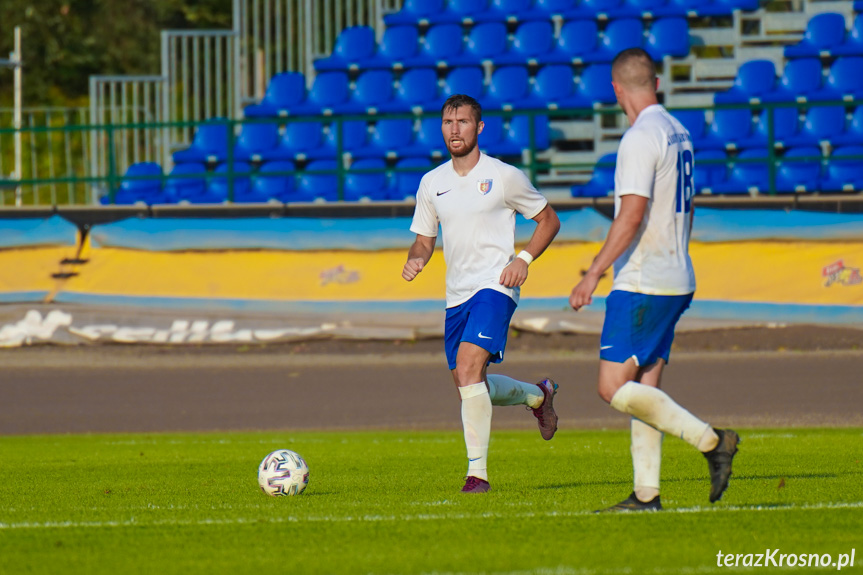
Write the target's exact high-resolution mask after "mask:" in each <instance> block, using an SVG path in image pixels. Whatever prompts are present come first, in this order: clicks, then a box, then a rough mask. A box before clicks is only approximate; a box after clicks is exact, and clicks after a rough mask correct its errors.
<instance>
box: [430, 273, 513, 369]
mask: <svg viewBox="0 0 863 575" xmlns="http://www.w3.org/2000/svg"><path fill="white" fill-rule="evenodd" d="M514 312H515V302H514V301H513V300H512V298H511V297H509V296H508V295H506V294H502V293H500V292H499V291H495V290H493V289H484V290H480V291H478V292H476V293H475V294H474V295H473V296H472V297H471V298H470V299H469V300H467V301H466V302H464V303H463V304H461V305H457V306H455V307H450V308H447V310H446V326H445V329H444V346H445V348H446V359H447V363H448V364H449V368H450V369H455V366H456V357H457V356H458V347H459V345H461V342H463V341H466V342H468V343H472V344H474V345H477V346H479V347H481V348H483V349H485V350H486V351H488V352H489V353H490V354H491V359H490V360H489V362H490V363H500V362H501V361H503V352H504V349H505V348H506V336H507V334H508V333H509V322H510V320H511V319H512V314H513V313H514Z"/></svg>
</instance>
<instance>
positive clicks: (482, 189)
mask: <svg viewBox="0 0 863 575" xmlns="http://www.w3.org/2000/svg"><path fill="white" fill-rule="evenodd" d="M492 184H494V181H493V180H477V182H476V189H477V191H478V192H479V193H481V194H482V195H486V194H487V193H489V192H490V191H491V186H492Z"/></svg>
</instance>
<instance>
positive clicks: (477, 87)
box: [115, 0, 863, 202]
mask: <svg viewBox="0 0 863 575" xmlns="http://www.w3.org/2000/svg"><path fill="white" fill-rule="evenodd" d="M801 2H802V3H803V6H804V8H805V9H806V10H809V9H810V8H811V9H812V11H811V12H788V13H780V14H784V16H782V17H780V16H777V14H776V13H775V12H772V11H767V10H765V9H764V8H763V6H762V5H761V4H759V2H758V0H489V1H487V0H405V1H404V3H403V5H402V7H401V9H400V10H399V11H398V12H393V13H389V14H386V15H384V16H383V22H384V24H385V27H384V29H383V31H382V34H380V35H379V36H376V34H375V30H374V29H373V28H371V27H368V26H352V27H348V28H345V29H344V30H342V32H341V33H340V34H339V36H338V38H337V40H336V41H335V44H334V45H333V50H332V53H331V54H330V55H329V56H326V57H323V58H319V59H317V60H315V62H314V70H315V75H314V79H313V81H312V82H311V84H310V85H309V83H308V82H307V78H306V77H305V76H304V75H303V74H301V73H299V72H283V73H280V74H276V75H274V76H273V77H272V78H271V79H270V81H269V83H268V85H267V89H266V91H265V93H264V96H263V99H262V100H261V101H260V102H259V103H256V104H251V105H248V106H246V107H245V108H244V115H245V116H246V117H247V118H250V119H252V118H253V119H256V120H261V121H262V122H263V121H264V120H266V119H269V120H271V123H246V124H243V125H242V127H241V129H239V130H238V131H237V133H236V134H231V135H230V136H231V137H230V138H229V134H228V129H227V125H226V124H225V122H224V120H221V119H218V118H215V119H213V120H212V121H211V122H209V123H206V124H203V125H201V126H200V127H199V128H198V130H197V131H196V133H195V136H194V138H193V140H192V144H191V146H190V147H189V148H188V149H186V150H180V151H177V152H174V154H173V160H174V162H175V163H176V164H177V168H179V166H181V165H189V166H195V168H194V169H192V171H190V172H189V173H190V174H200V173H201V171H200V167H201V166H204V165H205V164H206V165H207V167H208V169H209V170H210V172H212V170H213V167H214V166H215V165H217V164H218V166H219V167H218V168H216V172H213V174H215V173H223V172H220V171H219V170H223V168H224V162H225V161H226V160H227V156H228V153H227V151H228V140H229V139H231V140H232V141H234V144H235V145H234V148H233V150H232V158H233V161H234V170H233V171H234V172H242V171H247V172H250V174H251V175H250V176H245V179H243V178H238V179H236V180H235V186H234V190H233V192H234V197H235V200H236V201H270V200H277V201H316V200H317V201H319V200H321V199H324V200H327V201H332V200H334V199H337V197H338V193H337V192H336V190H338V189H341V190H342V192H343V196H344V199H347V200H361V199H363V200H365V199H368V200H372V201H374V200H382V199H396V200H403V199H405V198H410V197H412V195H413V193H414V192H415V190H416V185H417V183H418V181H419V178H420V177H421V175H422V171H421V169H422V168H429V167H431V166H433V165H435V163H436V162H438V161H440V159H442V158H445V157H446V149H445V147H444V145H443V142H442V139H441V137H440V121H439V110H440V105H441V103H442V102H443V101H444V100H445V99H446V98H447V97H449V96H450V95H452V94H456V93H466V94H470V95H472V96H474V97H476V98H477V99H478V100H479V101H480V102H481V103H482V105H483V109H484V111H485V112H486V114H485V116H484V120H485V128H484V131H483V133H482V134H481V135H480V138H479V144H480V147H481V148H482V149H483V150H484V151H486V152H488V153H491V154H495V155H501V156H506V157H510V158H512V159H514V160H515V161H518V160H520V159H521V160H524V159H525V158H527V153H528V151H529V150H532V151H533V153H534V154H535V156H536V157H535V159H538V160H539V161H542V162H545V163H546V164H550V165H551V167H550V168H543V169H542V170H540V171H539V173H538V175H537V183H538V184H539V185H540V186H542V187H543V189H544V191H546V192H550V193H555V192H561V191H562V192H563V193H565V194H567V195H570V194H571V195H572V196H574V197H603V196H607V195H608V194H609V192H610V190H612V189H613V176H614V169H613V167H611V168H610V167H608V166H604V167H597V168H596V169H592V166H593V164H594V163H595V162H597V161H602V162H603V163H606V164H613V163H614V158H615V155H614V151H615V150H616V147H617V142H618V140H619V138H620V136H621V135H622V133H623V132H624V131H625V129H626V124H625V121H624V120H623V117H622V114H620V112H619V111H618V110H616V108H615V96H614V92H613V89H612V86H611V67H610V61H611V60H612V58H613V57H614V56H615V55H616V54H617V53H618V52H619V51H620V50H622V49H625V48H629V47H633V46H640V47H643V48H645V49H646V50H647V51H648V53H649V54H650V55H651V57H652V58H653V59H654V60H655V61H656V62H657V64H658V65H659V68H660V94H661V97H662V98H663V100H664V103H665V104H666V106H667V107H669V108H670V109H671V110H672V113H673V114H674V115H675V116H676V117H678V119H680V121H681V122H682V123H683V124H684V125H685V126H686V127H687V129H688V130H689V132H690V134H691V136H692V139H693V144H694V146H695V148H696V150H697V152H698V155H697V161H696V185H697V191H698V193H701V194H729V195H735V194H754V193H766V192H767V191H768V190H769V189H770V186H771V184H772V183H774V182H775V186H776V191H777V192H780V193H804V192H807V193H808V192H813V191H818V190H820V191H823V192H825V193H826V192H840V191H848V190H850V189H858V190H859V189H860V186H861V174H860V171H859V169H858V167H859V165H860V163H863V162H860V161H859V160H858V164H855V163H854V160H852V159H846V158H849V157H853V156H854V155H856V154H858V153H859V151H860V150H861V146H863V106H856V105H854V104H853V102H855V101H859V100H863V14H857V15H854V14H853V13H852V12H851V11H850V10H849V9H847V8H846V7H845V6H844V5H842V3H838V2H828V1H825V2H821V3H816V2H813V1H812V0H801ZM820 6H824V7H826V8H830V9H836V10H837V11H835V12H834V11H831V10H826V8H825V10H822V9H820ZM853 8H854V9H855V10H860V9H861V5H860V3H859V2H855V3H854V5H853ZM816 10H817V11H816ZM754 22H757V23H758V26H753V25H752V24H753V23H754ZM830 103H832V104H830ZM839 103H841V105H839ZM822 104H823V105H822ZM714 105H715V106H717V108H716V109H715V110H711V109H709V108H711V107H712V106H714ZM705 108H708V110H706V111H705ZM528 112H529V113H530V114H537V115H536V116H535V120H534V124H533V130H532V132H533V134H532V136H531V123H530V118H531V116H530V115H529V114H528ZM594 112H596V113H594ZM391 114H399V115H400V116H397V117H389V115H391ZM343 115H351V116H352V118H351V119H350V120H345V121H342V120H338V121H336V117H338V116H343ZM409 115H410V117H409ZM414 115H416V116H414ZM354 116H366V119H355V118H354ZM312 117H313V118H312ZM326 117H331V120H332V121H327V120H326V119H325V118H326ZM309 119H312V120H313V121H308V120H309ZM340 129H341V132H339V130H340ZM339 133H341V136H339ZM771 142H772V143H773V148H769V145H770V143H771ZM340 153H341V154H342V155H341V156H340V155H339V154H340ZM813 158H814V159H813ZM773 159H777V160H778V161H777V162H776V164H775V166H773V165H771V163H770V162H771V161H772V160H773ZM700 160H704V161H706V162H707V163H706V164H705V165H704V166H701V165H700V164H699V161H700ZM244 162H245V163H244ZM338 162H341V164H339V163H338ZM339 166H341V168H342V170H343V171H344V174H345V179H344V180H343V182H342V183H341V186H339V183H338V179H337V178H336V176H335V175H334V174H323V173H317V174H314V173H308V172H309V171H315V170H335V169H337V168H339ZM558 166H560V167H558ZM238 167H240V168H242V169H238ZM177 168H175V169H174V171H176V170H177ZM402 168H404V169H407V170H409V171H407V172H402V171H401V169H402ZM137 169H138V170H142V171H143V170H145V168H143V167H140V168H137ZM147 169H150V170H152V169H153V168H152V167H151V168H147ZM190 169H191V168H190ZM174 171H172V172H171V175H174ZM273 171H275V172H279V171H287V172H296V174H295V175H291V176H284V175H279V176H268V175H265V174H269V173H271V172H273ZM210 172H207V173H210ZM159 174H161V169H160V170H159ZM127 175H133V174H132V173H131V169H130V172H129V173H128V174H127ZM184 180H186V181H182V180H180V179H176V178H175V179H172V178H171V176H170V175H169V176H168V177H167V178H166V181H165V186H164V191H162V189H161V184H159V186H158V189H157V186H156V185H155V184H153V182H148V184H149V186H145V185H143V184H141V185H140V186H139V187H136V186H134V185H132V182H127V181H125V180H124V181H123V182H122V184H121V188H120V190H119V191H118V192H117V194H116V198H115V200H116V201H117V202H121V201H123V202H125V201H143V202H150V201H153V199H154V198H155V199H156V200H159V199H165V200H166V201H189V202H194V201H199V200H201V199H205V200H208V201H210V200H213V199H217V198H221V200H219V201H224V199H225V198H226V197H227V196H226V189H225V186H224V176H215V175H210V176H207V183H206V185H204V186H203V189H202V186H201V181H200V180H197V179H187V178H184ZM139 188H140V191H138V190H139ZM135 198H140V199H135Z"/></svg>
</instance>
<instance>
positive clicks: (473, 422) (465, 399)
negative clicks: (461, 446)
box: [458, 381, 491, 481]
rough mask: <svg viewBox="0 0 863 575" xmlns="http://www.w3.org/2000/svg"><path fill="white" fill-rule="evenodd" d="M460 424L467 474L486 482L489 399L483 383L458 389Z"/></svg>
mask: <svg viewBox="0 0 863 575" xmlns="http://www.w3.org/2000/svg"><path fill="white" fill-rule="evenodd" d="M458 392H459V394H461V422H462V425H463V426H464V443H465V445H466V446H467V461H468V463H467V474H468V475H473V476H474V477H479V478H480V479H485V480H486V481H488V470H487V465H488V464H487V461H488V440H489V437H490V436H491V398H490V397H489V395H488V388H487V387H486V386H485V382H484V381H481V382H479V383H474V384H473V385H466V386H464V387H459V388H458Z"/></svg>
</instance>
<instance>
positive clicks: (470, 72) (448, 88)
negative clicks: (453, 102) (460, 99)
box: [440, 68, 484, 102]
mask: <svg viewBox="0 0 863 575" xmlns="http://www.w3.org/2000/svg"><path fill="white" fill-rule="evenodd" d="M483 92H484V87H483V72H482V68H453V69H452V70H450V72H449V74H447V77H446V79H445V80H444V84H443V88H441V95H440V99H441V101H442V102H443V101H445V100H446V99H447V98H449V97H450V96H452V95H453V94H467V95H468V96H471V97H473V98H475V99H477V100H481V99H482V95H483Z"/></svg>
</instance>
